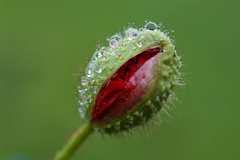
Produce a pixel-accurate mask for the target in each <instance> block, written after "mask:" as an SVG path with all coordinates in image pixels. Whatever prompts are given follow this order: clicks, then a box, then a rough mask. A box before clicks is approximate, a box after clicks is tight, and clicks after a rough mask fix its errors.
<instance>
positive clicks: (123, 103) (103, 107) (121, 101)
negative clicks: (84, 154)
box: [92, 48, 160, 126]
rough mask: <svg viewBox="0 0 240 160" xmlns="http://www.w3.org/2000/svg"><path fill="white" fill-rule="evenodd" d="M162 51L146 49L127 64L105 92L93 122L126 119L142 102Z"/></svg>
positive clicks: (99, 100)
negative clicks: (154, 64) (157, 55)
mask: <svg viewBox="0 0 240 160" xmlns="http://www.w3.org/2000/svg"><path fill="white" fill-rule="evenodd" d="M159 51H160V50H159V48H154V49H149V50H146V51H144V52H142V53H140V54H139V55H137V56H135V57H133V58H131V59H130V60H128V61H127V62H126V63H125V64H123V65H122V66H121V67H120V68H119V69H118V70H117V72H116V74H115V75H114V76H113V77H112V78H111V79H110V80H109V82H108V83H107V85H106V86H105V87H104V88H103V89H102V91H101V93H100V95H99V97H98V99H97V100H96V104H95V106H94V108H93V113H92V123H93V124H94V125H95V126H102V125H106V124H109V123H111V122H114V121H116V120H118V119H121V118H123V117H124V116H126V115H127V114H128V113H129V111H131V110H132V109H134V107H135V106H136V105H137V104H138V103H139V102H140V101H141V100H142V98H143V96H144V95H145V93H146V92H147V89H148V85H149V83H150V82H151V80H152V78H153V76H154V69H152V68H153V66H152V65H153V63H155V62H156V60H155V59H156V58H154V57H155V55H156V54H157V53H158V52H159Z"/></svg>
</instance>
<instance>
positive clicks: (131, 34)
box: [125, 28, 138, 40]
mask: <svg viewBox="0 0 240 160" xmlns="http://www.w3.org/2000/svg"><path fill="white" fill-rule="evenodd" d="M137 35H138V30H136V29H134V28H129V29H128V30H126V31H125V36H126V38H128V39H129V40H132V39H134V38H135V37H136V36H137Z"/></svg>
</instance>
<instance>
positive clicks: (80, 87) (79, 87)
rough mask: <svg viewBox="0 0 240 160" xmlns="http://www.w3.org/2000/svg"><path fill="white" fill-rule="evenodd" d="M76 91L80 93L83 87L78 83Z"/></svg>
mask: <svg viewBox="0 0 240 160" xmlns="http://www.w3.org/2000/svg"><path fill="white" fill-rule="evenodd" d="M78 92H79V93H82V92H83V87H82V86H80V85H79V86H78Z"/></svg>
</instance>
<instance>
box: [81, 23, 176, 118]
mask: <svg viewBox="0 0 240 160" xmlns="http://www.w3.org/2000/svg"><path fill="white" fill-rule="evenodd" d="M133 25H134V23H128V26H127V27H126V28H124V36H122V34H121V33H116V34H115V35H113V36H112V37H110V38H109V37H107V41H108V43H109V49H108V47H100V45H97V49H96V51H95V52H94V54H93V57H92V58H91V60H88V66H87V68H86V70H85V76H83V77H82V78H81V85H78V93H79V95H78V96H77V100H78V102H79V105H80V107H79V109H78V110H79V112H80V113H81V114H85V112H86V109H85V107H84V106H86V104H90V103H91V102H92V94H96V92H97V89H98V88H97V86H99V85H100V83H99V81H97V82H95V83H96V85H90V86H89V85H87V84H89V83H90V82H92V83H93V82H94V81H95V80H96V79H99V78H102V77H101V75H100V74H101V73H102V65H101V64H102V63H103V62H105V61H106V54H109V55H112V56H113V55H115V54H116V53H115V52H116V50H117V49H118V48H124V45H123V43H122V42H123V38H127V39H128V40H129V41H128V42H131V40H133V39H134V38H135V37H137V36H138V35H139V33H140V32H142V31H145V30H152V31H154V30H155V31H157V30H160V29H162V28H164V26H162V23H159V24H156V23H154V22H151V21H145V25H144V27H143V28H139V29H135V28H133ZM130 28H132V29H130ZM162 32H163V33H164V34H165V35H166V36H167V35H168V34H169V31H167V30H164V31H162ZM170 32H174V30H172V29H170ZM172 37H174V36H172ZM172 41H173V40H172ZM119 46H121V47H119ZM90 84H91V83H90ZM89 87H90V88H89Z"/></svg>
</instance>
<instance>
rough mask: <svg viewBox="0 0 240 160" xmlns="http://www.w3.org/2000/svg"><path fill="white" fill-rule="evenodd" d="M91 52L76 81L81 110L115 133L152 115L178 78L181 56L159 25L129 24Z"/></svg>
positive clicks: (88, 118)
mask: <svg viewBox="0 0 240 160" xmlns="http://www.w3.org/2000/svg"><path fill="white" fill-rule="evenodd" d="M108 40H109V46H108V47H102V48H99V49H97V50H96V51H95V52H94V55H93V57H92V59H91V61H90V62H89V64H88V66H87V68H86V70H85V76H83V77H82V78H81V84H80V85H79V86H78V95H77V99H78V101H79V112H80V114H81V116H82V117H83V118H84V119H85V120H86V121H88V122H89V123H91V124H92V126H93V127H94V128H95V129H96V130H101V131H104V132H106V133H110V134H111V133H116V132H120V131H124V130H128V129H131V128H133V127H135V126H139V125H142V124H144V123H146V122H147V121H148V120H149V119H152V118H154V117H155V116H157V114H158V112H159V111H160V110H161V109H162V108H163V106H164V105H165V103H166V101H167V99H168V97H169V96H170V95H171V91H172V89H173V87H174V86H175V85H176V84H178V77H179V69H180V67H181V62H180V57H179V56H177V53H176V50H175V46H174V45H173V42H172V40H171V39H170V38H169V37H168V36H167V34H166V33H164V32H162V31H161V30H160V26H158V25H156V24H155V23H153V22H148V23H147V24H146V25H145V26H144V28H140V29H135V28H128V29H127V30H126V31H125V33H124V36H122V35H121V34H120V33H118V34H116V35H114V36H112V37H111V38H110V39H108Z"/></svg>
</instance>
